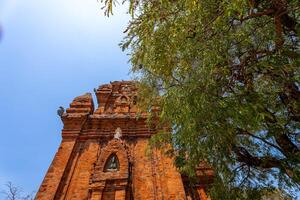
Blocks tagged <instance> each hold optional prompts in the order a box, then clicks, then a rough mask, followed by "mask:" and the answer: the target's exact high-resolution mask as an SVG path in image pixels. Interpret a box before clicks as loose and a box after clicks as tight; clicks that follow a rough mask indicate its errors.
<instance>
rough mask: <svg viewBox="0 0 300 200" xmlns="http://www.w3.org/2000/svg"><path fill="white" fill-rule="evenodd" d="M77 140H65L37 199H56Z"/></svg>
mask: <svg viewBox="0 0 300 200" xmlns="http://www.w3.org/2000/svg"><path fill="white" fill-rule="evenodd" d="M74 144H75V141H74V140H73V141H70V140H63V141H62V142H61V144H60V147H59V149H58V151H57V153H56V155H55V157H54V159H53V161H52V163H51V165H50V167H49V169H48V172H47V174H46V176H45V178H44V180H43V183H42V184H41V186H40V189H39V191H38V193H37V195H36V199H40V200H49V199H54V196H55V193H56V191H57V189H58V186H59V184H60V181H61V178H62V176H63V173H64V170H65V168H66V166H67V163H68V160H69V157H70V155H71V153H72V150H73V147H74Z"/></svg>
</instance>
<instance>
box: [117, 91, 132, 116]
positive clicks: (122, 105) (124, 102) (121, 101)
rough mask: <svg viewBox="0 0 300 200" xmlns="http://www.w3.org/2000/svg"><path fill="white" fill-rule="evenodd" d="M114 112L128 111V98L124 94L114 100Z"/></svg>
mask: <svg viewBox="0 0 300 200" xmlns="http://www.w3.org/2000/svg"><path fill="white" fill-rule="evenodd" d="M115 107H116V108H115V112H116V113H128V112H129V108H130V98H129V97H128V96H126V95H122V96H119V97H118V98H117V99H116V101H115Z"/></svg>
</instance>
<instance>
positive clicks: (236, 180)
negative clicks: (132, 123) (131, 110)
mask: <svg viewBox="0 0 300 200" xmlns="http://www.w3.org/2000/svg"><path fill="white" fill-rule="evenodd" d="M114 3H115V1H114V0H106V1H105V5H106V7H105V9H106V11H105V12H106V14H107V15H109V14H112V7H113V4H114ZM129 4H130V6H129V13H130V14H131V15H132V19H131V21H130V23H129V26H128V28H127V29H126V31H125V33H126V36H125V38H124V41H123V42H122V44H121V46H122V48H123V49H127V50H128V51H129V53H130V56H131V59H130V61H131V63H132V71H133V74H134V75H135V76H136V78H137V79H138V80H139V82H140V88H141V89H140V91H141V93H140V100H141V101H142V102H143V105H145V106H146V107H147V108H151V107H152V106H154V105H155V106H156V105H159V106H160V109H161V110H160V113H159V117H160V119H161V121H162V122H168V123H170V124H171V127H172V132H171V133H169V134H166V133H162V134H160V135H158V136H156V139H155V138H154V141H158V142H156V144H160V145H162V144H164V143H170V144H172V145H173V147H174V149H175V151H174V155H175V156H176V159H175V160H176V164H177V166H178V167H179V169H180V170H182V171H183V172H185V173H188V174H193V169H194V167H195V166H196V165H197V164H198V163H199V162H200V161H202V160H205V161H206V162H207V163H208V164H210V165H211V166H212V168H213V169H214V170H215V172H216V177H215V182H214V185H213V186H212V187H211V190H210V194H211V196H212V197H213V198H214V197H215V199H247V198H248V199H254V198H260V197H259V195H258V193H259V192H261V191H263V190H264V189H268V188H272V187H278V188H280V189H283V190H286V191H288V192H292V191H296V190H297V189H299V184H300V136H299V135H300V127H299V125H300V82H299V81H300V76H299V75H300V39H299V38H300V2H299V0H129ZM157 96H160V98H157ZM298 194H299V193H298ZM220 195H221V196H220ZM257 195H258V196H257Z"/></svg>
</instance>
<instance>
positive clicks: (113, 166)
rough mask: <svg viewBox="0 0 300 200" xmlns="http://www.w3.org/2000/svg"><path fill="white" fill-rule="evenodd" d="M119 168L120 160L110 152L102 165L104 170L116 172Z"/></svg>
mask: <svg viewBox="0 0 300 200" xmlns="http://www.w3.org/2000/svg"><path fill="white" fill-rule="evenodd" d="M119 170H120V162H119V159H118V156H117V155H116V154H115V153H112V154H111V155H110V156H109V157H108V159H107V160H106V163H105V165H104V172H116V171H119Z"/></svg>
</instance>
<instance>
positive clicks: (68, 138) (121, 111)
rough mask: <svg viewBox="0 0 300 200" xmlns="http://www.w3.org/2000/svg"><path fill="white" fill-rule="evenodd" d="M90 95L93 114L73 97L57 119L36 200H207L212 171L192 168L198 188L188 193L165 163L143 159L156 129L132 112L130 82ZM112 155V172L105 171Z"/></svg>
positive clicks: (153, 156)
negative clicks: (54, 146)
mask: <svg viewBox="0 0 300 200" xmlns="http://www.w3.org/2000/svg"><path fill="white" fill-rule="evenodd" d="M96 96H97V101H98V104H99V106H98V108H97V109H96V110H95V112H94V103H93V100H92V96H91V94H89V93H87V94H85V95H82V96H80V97H77V98H75V99H74V101H73V102H72V103H71V104H70V108H68V109H67V112H66V113H64V114H63V115H62V120H63V122H64V129H63V131H62V137H63V140H62V143H61V145H60V147H59V149H58V152H57V153H56V155H55V157H54V160H53V162H52V164H51V166H50V168H49V170H48V172H47V174H46V176H45V178H44V181H43V183H42V184H41V186H40V189H39V191H38V193H37V195H36V199H38V200H40V199H41V200H52V199H55V200H56V199H61V200H62V199H64V200H71V199H79V200H81V199H82V200H133V199H134V200H163V199H164V200H184V199H191V200H200V199H201V200H206V199H207V197H206V194H205V187H206V184H208V183H209V181H210V180H211V177H212V176H213V172H212V171H211V170H210V169H209V168H207V167H206V166H205V165H201V166H200V167H199V169H197V175H198V176H199V178H200V179H199V180H200V182H199V184H198V185H197V186H195V187H194V188H189V187H187V184H186V183H187V180H186V178H185V179H182V176H181V174H180V173H179V172H178V171H177V169H176V168H175V167H174V165H173V160H172V159H171V158H169V157H167V156H165V155H164V154H163V153H161V152H160V151H159V150H157V149H152V150H149V151H148V153H147V154H146V150H147V148H148V141H149V138H150V137H151V135H153V134H155V133H156V130H155V129H150V128H149V127H148V126H147V123H146V118H147V113H139V114H138V113H137V111H138V108H137V107H136V105H135V99H136V88H135V87H134V84H133V83H132V82H128V81H123V82H113V83H111V84H107V85H103V86H100V87H99V89H98V90H97V91H96ZM137 116H139V117H138V118H137ZM112 155H115V156H116V157H117V161H118V162H117V163H118V165H114V166H118V167H117V168H116V167H115V168H107V167H108V164H107V163H108V160H109V159H110V158H111V157H113V156H112ZM106 168H107V169H106ZM206 177H208V178H206ZM201 181H202V182H201Z"/></svg>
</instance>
